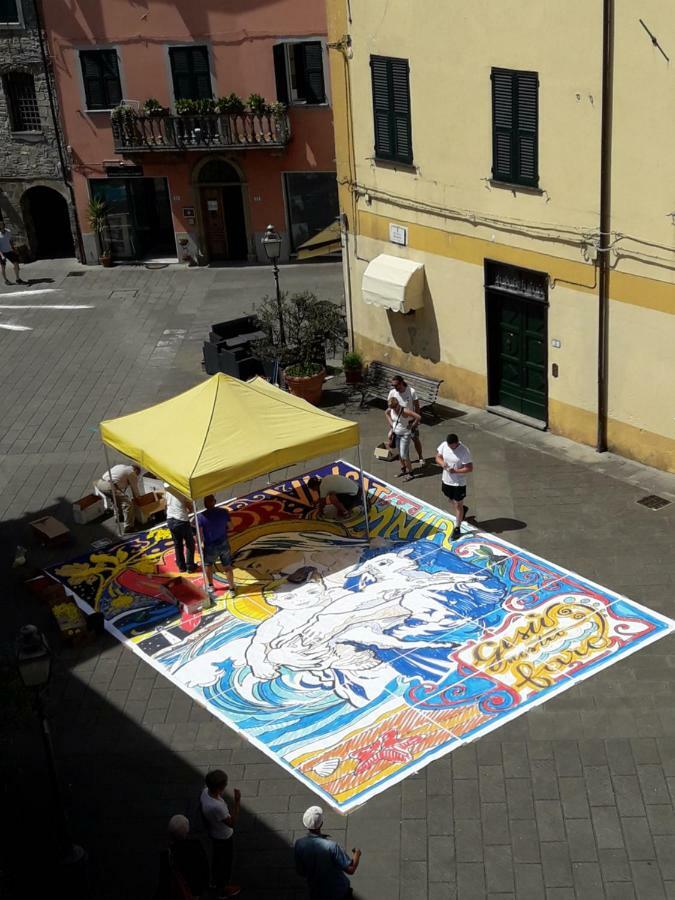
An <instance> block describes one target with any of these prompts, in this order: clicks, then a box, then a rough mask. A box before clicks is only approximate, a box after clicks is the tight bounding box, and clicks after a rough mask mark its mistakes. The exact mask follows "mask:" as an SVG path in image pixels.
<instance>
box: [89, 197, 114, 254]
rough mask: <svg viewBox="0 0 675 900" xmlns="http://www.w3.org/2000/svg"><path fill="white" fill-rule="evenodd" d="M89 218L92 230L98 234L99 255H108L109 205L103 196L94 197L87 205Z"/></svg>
mask: <svg viewBox="0 0 675 900" xmlns="http://www.w3.org/2000/svg"><path fill="white" fill-rule="evenodd" d="M87 218H88V220H89V225H90V226H91V230H92V231H93V232H94V234H95V235H96V241H97V243H98V248H99V256H108V255H109V254H110V247H109V245H108V205H107V203H106V202H105V200H103V199H102V198H101V197H92V198H91V200H90V201H89V205H88V206H87Z"/></svg>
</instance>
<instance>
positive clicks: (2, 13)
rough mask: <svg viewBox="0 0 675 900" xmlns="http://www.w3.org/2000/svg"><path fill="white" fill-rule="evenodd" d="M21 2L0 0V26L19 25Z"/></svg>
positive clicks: (17, 0)
mask: <svg viewBox="0 0 675 900" xmlns="http://www.w3.org/2000/svg"><path fill="white" fill-rule="evenodd" d="M20 22H21V19H20V12H19V0H0V25H19V24H20Z"/></svg>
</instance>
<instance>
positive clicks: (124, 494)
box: [94, 463, 141, 533]
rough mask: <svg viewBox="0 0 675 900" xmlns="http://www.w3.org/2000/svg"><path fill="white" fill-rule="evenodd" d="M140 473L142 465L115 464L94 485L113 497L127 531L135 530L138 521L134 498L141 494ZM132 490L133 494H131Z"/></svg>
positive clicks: (118, 515) (114, 505) (112, 499)
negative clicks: (135, 523)
mask: <svg viewBox="0 0 675 900" xmlns="http://www.w3.org/2000/svg"><path fill="white" fill-rule="evenodd" d="M140 474H141V467H140V466H136V465H133V466H125V465H124V464H122V463H120V465H118V466H113V467H112V469H110V471H109V472H104V473H103V475H101V477H100V478H99V480H98V481H97V482H96V484H95V485H94V487H95V488H96V490H97V491H100V492H101V493H102V494H105V495H106V496H107V497H109V498H110V499H111V501H112V504H113V508H114V509H115V515H116V516H117V517H118V518H123V519H124V530H125V532H127V533H130V532H132V531H133V530H134V522H135V521H136V510H135V507H134V500H135V499H136V497H140V495H141V491H140V488H139V486H138V476H139V475H140ZM111 479H112V483H111ZM130 492H131V496H129V493H130Z"/></svg>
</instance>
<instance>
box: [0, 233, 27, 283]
mask: <svg viewBox="0 0 675 900" xmlns="http://www.w3.org/2000/svg"><path fill="white" fill-rule="evenodd" d="M8 262H10V263H11V264H12V266H13V267H14V274H15V275H16V283H17V284H25V283H26V282H25V281H22V280H21V276H20V274H19V254H18V253H17V252H16V247H15V246H14V241H13V240H12V234H11V232H10V230H9V228H7V227H5V223H4V222H1V221H0V268H1V269H2V277H3V280H4V282H5V284H11V283H12V282H11V281H10V280H9V279H8V278H7V263H8Z"/></svg>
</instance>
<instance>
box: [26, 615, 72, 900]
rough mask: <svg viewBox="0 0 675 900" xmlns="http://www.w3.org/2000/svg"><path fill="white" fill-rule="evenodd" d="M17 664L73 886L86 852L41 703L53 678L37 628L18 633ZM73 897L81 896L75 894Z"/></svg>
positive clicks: (28, 627) (63, 860)
mask: <svg viewBox="0 0 675 900" xmlns="http://www.w3.org/2000/svg"><path fill="white" fill-rule="evenodd" d="M16 661H17V667H18V670H19V675H20V677H21V681H22V682H23V684H24V686H25V687H27V688H28V689H29V690H30V691H31V693H32V695H33V700H34V702H35V711H36V712H37V714H38V717H39V719H40V731H41V733H42V741H43V744H44V749H45V757H46V759H47V767H48V769H49V777H50V782H51V788H52V797H53V806H54V815H55V819H56V828H57V838H58V840H59V843H60V846H59V861H60V863H61V865H62V867H63V869H64V872H65V873H67V877H68V876H69V877H68V884H69V886H70V887H72V886H73V884H72V882H71V881H70V879H71V878H72V879H73V880H74V879H75V878H79V879H83V878H84V874H83V873H82V868H83V867H82V866H80V865H79V864H83V863H84V862H85V861H86V853H85V852H84V850H83V849H82V847H80V846H79V845H78V844H75V843H74V842H73V839H72V833H71V830H70V823H69V821H68V816H67V815H66V810H65V806H64V803H63V796H62V793H61V786H60V781H59V774H58V770H57V768H56V756H55V755H54V745H53V743H52V735H51V731H50V728H49V720H48V719H47V713H46V711H45V707H44V703H43V700H42V692H43V690H44V689H45V688H46V687H47V685H48V684H49V679H50V676H51V664H52V654H51V651H50V649H49V645H48V644H47V641H46V640H45V637H44V635H43V634H42V632H41V631H40V630H39V629H38V628H36V626H35V625H24V626H23V627H22V628H21V629H20V630H19V637H18V641H17V649H16ZM76 873H77V875H76ZM71 896H79V895H76V894H72V895H71Z"/></svg>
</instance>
